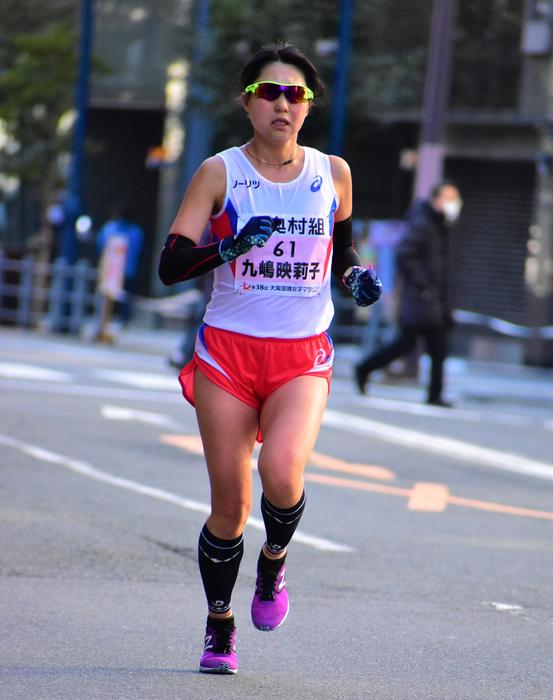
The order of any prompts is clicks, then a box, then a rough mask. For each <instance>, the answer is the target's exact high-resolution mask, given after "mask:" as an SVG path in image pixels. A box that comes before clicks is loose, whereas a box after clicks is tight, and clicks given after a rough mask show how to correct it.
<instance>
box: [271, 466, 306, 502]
mask: <svg viewBox="0 0 553 700" xmlns="http://www.w3.org/2000/svg"><path fill="white" fill-rule="evenodd" d="M260 473H262V475H263V476H262V484H263V493H264V494H265V497H266V498H267V500H268V501H269V503H271V504H272V505H273V506H275V507H276V508H291V507H292V506H293V505H295V504H296V503H297V502H298V500H299V499H300V498H301V495H302V493H303V468H301V467H298V468H297V469H279V468H278V466H277V465H271V466H270V467H269V468H267V469H264V470H261V469H260Z"/></svg>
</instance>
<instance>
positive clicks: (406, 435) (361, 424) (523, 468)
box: [323, 409, 553, 483]
mask: <svg viewBox="0 0 553 700" xmlns="http://www.w3.org/2000/svg"><path fill="white" fill-rule="evenodd" d="M323 424H324V425H327V426H329V427H331V428H337V429H339V430H344V431H346V432H351V433H356V434H358V435H359V434H360V435H371V436H373V437H375V438H377V439H378V440H384V441H385V442H391V443H392V444H393V445H403V446H406V447H412V448H415V449H417V450H424V451H426V452H432V453H437V454H441V455H445V456H447V457H450V458H453V459H460V460H462V461H465V462H472V463H476V464H478V465H484V466H487V467H493V468H494V469H502V470H504V471H509V472H514V473H515V474H523V475H524V476H535V477H538V478H540V479H547V480H548V481H550V482H552V483H553V466H552V465H551V464H547V463H546V462H539V461H538V460H534V459H530V458H528V457H523V456H522V455H518V454H515V453H513V452H504V451H502V450H493V449H491V448H489V447H480V446H479V445H473V444H471V443H468V442H463V441H462V440H455V439H453V438H448V437H441V436H439V435H432V434H430V433H427V432H423V431H420V430H412V429H409V428H398V427H396V426H393V425H389V424H388V423H380V422H378V421H374V420H369V419H368V418H361V417H359V416H354V415H352V414H350V413H338V412H337V411H331V410H329V409H327V410H326V412H325V414H324V416H323Z"/></svg>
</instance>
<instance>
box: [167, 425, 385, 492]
mask: <svg viewBox="0 0 553 700" xmlns="http://www.w3.org/2000/svg"><path fill="white" fill-rule="evenodd" d="M159 439H160V440H161V442H163V443H164V444H165V445H172V446H173V447H178V448H180V449H181V450H186V451H187V452H192V454H195V455H203V454H204V450H203V446H202V440H201V438H200V437H199V436H198V435H160V436H159ZM256 452H259V448H256ZM309 463H310V464H312V465H313V466H316V467H318V468H319V469H330V470H332V471H337V472H346V473H348V474H357V475H358V476H364V477H366V478H368V479H381V480H383V481H392V480H393V479H394V478H395V474H394V472H392V471H390V470H389V469H385V468H384V467H376V466H372V465H368V464H354V463H350V462H344V460H342V459H337V458H336V457H330V456H329V455H323V454H321V453H320V452H313V453H312V454H311V457H310V458H309ZM252 469H257V460H256V459H255V457H254V458H252Z"/></svg>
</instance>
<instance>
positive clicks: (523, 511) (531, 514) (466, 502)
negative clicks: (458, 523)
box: [448, 496, 553, 521]
mask: <svg viewBox="0 0 553 700" xmlns="http://www.w3.org/2000/svg"><path fill="white" fill-rule="evenodd" d="M448 501H449V503H451V505H452V506H461V507H463V508H477V509H478V510H487V511H490V512H491V513H503V514H505V515H520V516H522V517H523V518H538V519H539V520H552V521H553V513H550V512H549V511H547V510H532V509H531V508H519V507H518V506H507V505H504V504H503V503H493V502H491V501H476V500H473V499H471V498H461V497H459V496H450V497H449V499H448Z"/></svg>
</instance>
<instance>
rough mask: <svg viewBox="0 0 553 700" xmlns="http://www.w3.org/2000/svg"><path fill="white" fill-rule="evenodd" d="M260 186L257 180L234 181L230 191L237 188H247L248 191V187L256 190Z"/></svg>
mask: <svg viewBox="0 0 553 700" xmlns="http://www.w3.org/2000/svg"><path fill="white" fill-rule="evenodd" d="M260 184H261V183H260V182H259V180H235V181H234V184H233V185H232V189H233V190H234V189H236V188H237V187H247V188H248V189H250V187H253V188H254V190H257V189H258V187H259V185H260Z"/></svg>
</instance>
